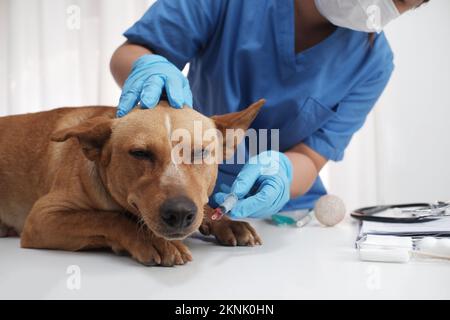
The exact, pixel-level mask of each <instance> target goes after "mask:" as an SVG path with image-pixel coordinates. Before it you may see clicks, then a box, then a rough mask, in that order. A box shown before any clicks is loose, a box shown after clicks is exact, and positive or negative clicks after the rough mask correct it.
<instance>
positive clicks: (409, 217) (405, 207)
mask: <svg viewBox="0 0 450 320" xmlns="http://www.w3.org/2000/svg"><path fill="white" fill-rule="evenodd" d="M351 216H352V217H353V218H356V219H358V220H364V221H377V222H394V223H415V222H426V221H430V220H435V219H439V218H442V217H447V216H450V202H449V201H439V202H437V203H435V204H433V203H408V204H397V205H384V206H374V207H366V208H361V209H357V210H355V211H354V212H352V213H351Z"/></svg>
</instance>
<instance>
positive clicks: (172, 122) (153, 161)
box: [52, 100, 264, 239]
mask: <svg viewBox="0 0 450 320" xmlns="http://www.w3.org/2000/svg"><path fill="white" fill-rule="evenodd" d="M263 104H264V100H260V101H258V102H257V103H255V104H253V105H251V106H250V107H248V108H247V109H245V110H243V111H240V112H236V113H230V114H225V115H221V116H214V117H212V118H207V117H205V116H203V115H202V114H200V113H198V112H196V111H195V110H193V109H190V108H183V109H180V110H178V109H174V108H172V107H170V106H168V105H167V103H166V102H161V103H160V104H159V105H158V106H157V107H156V108H154V109H151V110H142V109H138V108H135V110H133V111H132V112H131V113H130V114H128V115H127V116H125V117H123V118H117V119H110V118H107V117H97V118H92V119H89V120H86V121H84V122H82V123H81V124H79V125H76V126H74V127H70V128H66V129H62V130H59V131H57V132H55V133H54V134H53V136H52V140H53V141H58V142H62V141H66V140H67V139H69V138H72V137H74V138H77V139H78V141H79V144H80V147H81V148H82V150H83V153H84V155H85V156H86V157H87V158H88V159H89V160H91V161H94V162H95V163H96V164H97V166H98V168H99V170H100V172H101V176H102V179H103V180H104V181H103V182H104V184H105V185H106V188H107V189H108V191H109V193H110V194H111V196H112V197H113V198H114V200H115V201H116V202H118V203H119V204H120V205H121V206H122V207H124V208H126V209H127V210H128V211H129V212H131V213H132V214H134V215H136V216H138V217H139V218H140V219H142V220H143V221H144V222H145V223H146V225H147V227H148V228H149V229H150V230H152V231H153V232H154V233H155V234H157V235H159V236H162V237H164V238H166V239H182V238H185V237H187V236H188V235H190V234H191V233H193V232H194V231H195V230H197V229H198V228H199V226H200V224H201V222H202V219H203V214H204V213H203V208H204V206H205V205H206V204H207V202H208V196H209V195H211V193H212V191H213V189H214V185H215V182H216V178H217V163H219V162H220V161H221V160H222V159H223V158H229V157H230V156H231V155H232V153H233V152H234V150H235V148H236V146H237V144H239V143H240V141H241V140H242V139H243V137H244V134H245V130H247V129H248V127H249V126H250V124H251V122H252V121H253V120H254V119H255V117H256V116H257V114H258V112H259V110H260V108H261V107H262V105H263ZM230 129H232V130H234V131H233V132H232V134H230Z"/></svg>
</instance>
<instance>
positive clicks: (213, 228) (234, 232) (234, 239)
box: [200, 217, 262, 246]
mask: <svg viewBox="0 0 450 320" xmlns="http://www.w3.org/2000/svg"><path fill="white" fill-rule="evenodd" d="M200 231H201V232H202V233H203V234H212V235H214V236H215V237H216V239H217V241H218V242H219V243H220V244H222V245H225V246H255V245H261V244H262V241H261V238H260V237H259V236H258V234H257V233H256V231H255V229H254V228H253V227H252V226H251V225H250V224H249V223H248V222H244V221H233V220H230V219H227V218H226V217H223V218H222V219H220V220H218V221H211V222H210V223H208V225H202V227H201V229H200Z"/></svg>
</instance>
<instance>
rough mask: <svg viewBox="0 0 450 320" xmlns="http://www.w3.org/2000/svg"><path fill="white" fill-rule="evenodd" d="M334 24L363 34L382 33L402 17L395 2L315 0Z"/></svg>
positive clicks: (322, 12)
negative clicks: (388, 25)
mask: <svg viewBox="0 0 450 320" xmlns="http://www.w3.org/2000/svg"><path fill="white" fill-rule="evenodd" d="M315 3H316V7H317V9H318V10H319V12H320V13H321V14H322V16H324V17H325V18H327V19H328V20H329V21H330V22H331V23H332V24H334V25H336V26H339V27H343V28H348V29H353V30H356V31H362V32H378V33H379V32H381V31H382V30H383V28H384V27H385V26H386V25H387V24H388V23H389V22H391V21H392V20H394V19H395V18H397V17H399V16H400V12H399V11H398V9H397V7H396V6H395V4H394V1H393V0H315Z"/></svg>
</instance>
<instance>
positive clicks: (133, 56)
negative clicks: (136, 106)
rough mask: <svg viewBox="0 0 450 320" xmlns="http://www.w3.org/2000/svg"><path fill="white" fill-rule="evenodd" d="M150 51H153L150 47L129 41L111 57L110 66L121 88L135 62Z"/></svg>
mask: <svg viewBox="0 0 450 320" xmlns="http://www.w3.org/2000/svg"><path fill="white" fill-rule="evenodd" d="M149 53H152V52H151V51H150V50H149V49H147V48H145V47H143V46H140V45H136V44H132V43H129V42H125V43H124V44H122V45H121V46H120V47H119V48H117V50H116V51H115V52H114V54H113V56H112V57H111V62H110V68H111V73H112V75H113V77H114V80H116V82H117V84H118V85H119V86H120V87H121V88H122V87H123V84H124V83H125V80H127V78H128V75H129V74H130V72H131V67H132V66H133V63H134V62H135V61H136V60H137V59H138V58H140V57H142V56H143V55H146V54H149Z"/></svg>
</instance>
